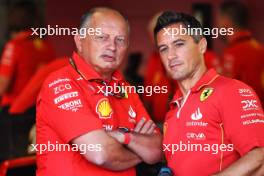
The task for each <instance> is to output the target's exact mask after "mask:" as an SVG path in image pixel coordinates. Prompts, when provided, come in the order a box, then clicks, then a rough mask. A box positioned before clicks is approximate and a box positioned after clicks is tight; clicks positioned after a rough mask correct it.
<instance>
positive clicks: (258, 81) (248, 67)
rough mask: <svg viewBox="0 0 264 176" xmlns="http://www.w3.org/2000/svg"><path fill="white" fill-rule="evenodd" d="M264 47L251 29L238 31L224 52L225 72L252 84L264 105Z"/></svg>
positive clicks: (229, 75)
mask: <svg viewBox="0 0 264 176" xmlns="http://www.w3.org/2000/svg"><path fill="white" fill-rule="evenodd" d="M263 58H264V47H263V45H261V44H260V43H259V42H257V41H256V40H255V39H254V38H253V37H252V35H251V33H250V32H249V31H246V30H245V31H240V32H236V33H235V34H234V35H233V36H231V38H230V44H229V46H228V47H227V48H226V49H225V50H224V54H223V59H222V61H223V71H224V72H223V73H224V74H225V75H226V76H228V77H231V78H234V79H238V80H241V81H243V82H245V83H246V84H248V85H249V86H251V87H252V88H253V89H254V90H255V91H256V93H257V95H258V96H259V98H260V100H261V101H262V106H263V105H264V59H263Z"/></svg>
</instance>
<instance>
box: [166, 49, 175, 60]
mask: <svg viewBox="0 0 264 176" xmlns="http://www.w3.org/2000/svg"><path fill="white" fill-rule="evenodd" d="M174 58H177V54H176V50H175V49H169V51H168V59H169V60H172V59H174Z"/></svg>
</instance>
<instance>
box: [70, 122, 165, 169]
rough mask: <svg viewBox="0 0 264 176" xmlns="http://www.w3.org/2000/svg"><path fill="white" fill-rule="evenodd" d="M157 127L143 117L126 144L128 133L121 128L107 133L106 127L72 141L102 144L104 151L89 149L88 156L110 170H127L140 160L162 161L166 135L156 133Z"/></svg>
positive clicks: (85, 155) (151, 162)
mask: <svg viewBox="0 0 264 176" xmlns="http://www.w3.org/2000/svg"><path fill="white" fill-rule="evenodd" d="M155 128H156V126H155V124H154V123H153V122H152V121H151V120H149V121H147V122H146V120H145V119H142V120H141V121H140V122H138V124H137V125H136V127H135V129H134V131H133V132H131V133H130V135H131V142H130V143H129V144H128V145H127V147H125V146H124V145H123V143H124V138H125V137H124V134H123V133H121V132H119V131H117V130H116V131H111V132H105V130H103V129H102V130H101V129H100V130H95V131H92V132H89V133H87V134H84V135H82V136H80V137H77V138H75V139H74V140H72V143H74V144H77V145H79V146H80V145H81V144H87V145H88V144H101V151H98V152H95V151H87V152H86V154H84V157H85V158H86V159H87V160H88V161H90V162H92V163H94V164H96V165H98V166H100V167H103V168H106V169H109V170H115V171H119V170H125V169H128V168H131V167H133V166H135V165H137V164H138V163H140V162H142V161H145V162H146V163H149V164H154V163H156V162H158V161H159V160H161V157H162V149H161V142H162V138H161V135H160V134H156V133H154V130H155Z"/></svg>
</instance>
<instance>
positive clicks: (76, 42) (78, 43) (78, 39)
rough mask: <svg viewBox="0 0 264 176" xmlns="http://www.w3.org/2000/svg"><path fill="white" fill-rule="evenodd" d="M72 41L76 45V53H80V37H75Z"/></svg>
mask: <svg viewBox="0 0 264 176" xmlns="http://www.w3.org/2000/svg"><path fill="white" fill-rule="evenodd" d="M74 41H75V45H76V48H77V50H78V52H82V44H81V37H80V35H78V34H77V35H75V36H74Z"/></svg>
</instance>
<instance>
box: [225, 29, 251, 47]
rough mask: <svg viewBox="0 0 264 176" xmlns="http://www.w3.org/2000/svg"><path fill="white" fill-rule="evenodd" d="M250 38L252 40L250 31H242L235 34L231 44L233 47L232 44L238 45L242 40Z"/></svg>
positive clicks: (231, 38)
mask: <svg viewBox="0 0 264 176" xmlns="http://www.w3.org/2000/svg"><path fill="white" fill-rule="evenodd" d="M250 38H252V34H251V32H250V31H248V30H241V31H238V32H235V33H234V35H232V36H230V38H229V42H230V44H231V45H232V44H234V43H237V42H239V41H241V40H248V39H250Z"/></svg>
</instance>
